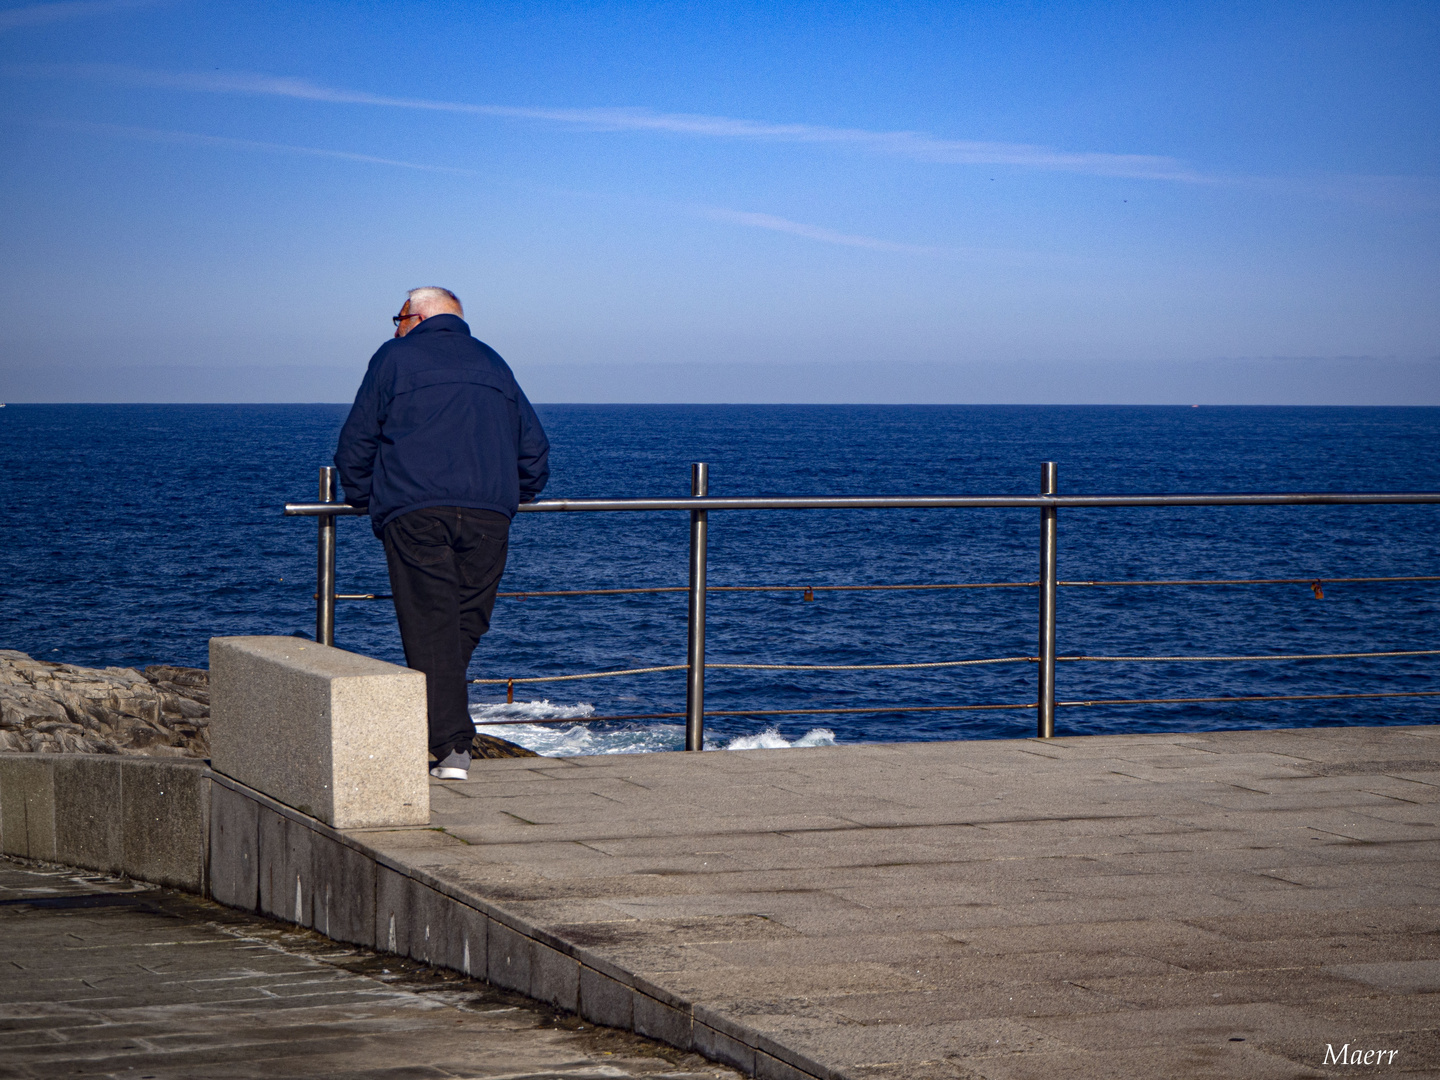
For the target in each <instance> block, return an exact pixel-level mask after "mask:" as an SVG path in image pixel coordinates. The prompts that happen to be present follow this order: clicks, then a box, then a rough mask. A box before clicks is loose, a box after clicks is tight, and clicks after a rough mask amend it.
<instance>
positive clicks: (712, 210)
mask: <svg viewBox="0 0 1440 1080" xmlns="http://www.w3.org/2000/svg"><path fill="white" fill-rule="evenodd" d="M699 212H700V213H701V214H702V215H703V216H705V217H708V218H711V219H713V220H715V221H728V222H730V223H732V224H735V225H745V226H748V227H750V228H752V229H769V230H771V231H772V232H782V233H789V234H791V235H792V236H803V237H804V238H805V239H807V240H818V241H820V243H822V244H838V245H840V246H841V247H854V248H868V249H870V250H871V251H898V252H905V253H906V254H910V255H941V254H945V253H946V250H945V249H944V248H936V247H924V246H922V245H919V244H898V243H895V242H894V241H891V240H879V239H876V238H875V237H873V236H855V235H852V234H850V233H842V232H836V231H835V230H834V229H826V228H823V227H821V226H819V225H806V224H804V223H803V222H799V221H790V220H789V219H788V218H782V217H776V216H775V215H774V214H755V213H749V212H746V211H744V210H726V209H724V208H722V207H716V206H705V207H700V208H699Z"/></svg>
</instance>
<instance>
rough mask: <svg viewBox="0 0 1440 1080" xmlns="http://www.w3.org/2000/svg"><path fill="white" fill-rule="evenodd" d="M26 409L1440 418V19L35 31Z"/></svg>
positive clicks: (1039, 8)
mask: <svg viewBox="0 0 1440 1080" xmlns="http://www.w3.org/2000/svg"><path fill="white" fill-rule="evenodd" d="M0 92H3V107H0V132H3V138H4V140H5V153H4V155H3V160H0V253H3V256H4V257H3V259H0V290H3V299H4V303H5V305H6V307H7V308H8V310H9V311H10V312H11V316H10V318H9V319H8V320H7V330H6V334H5V335H4V338H3V344H0V400H7V399H8V400H10V401H127V400H128V401H287V400H289V401H344V400H348V399H349V398H350V397H351V396H353V393H354V388H355V386H356V385H357V384H358V381H359V378H360V376H361V375H362V374H363V372H364V366H365V363H366V361H367V360H368V359H369V357H370V355H371V354H372V353H373V351H374V350H375V348H376V347H378V345H379V344H380V343H381V342H383V340H384V339H385V338H386V337H387V336H388V334H389V332H390V330H391V324H390V321H389V316H390V315H392V314H393V313H394V312H395V311H396V310H398V309H399V306H400V303H401V302H402V301H403V299H404V293H405V290H406V289H408V288H413V287H415V286H419V285H430V284H438V285H444V286H447V287H449V288H451V289H453V290H454V291H455V292H457V293H458V294H459V295H460V297H461V299H462V300H463V301H464V303H465V306H466V314H467V318H468V320H469V322H470V324H471V326H472V329H473V330H474V332H475V334H476V335H477V336H478V337H480V338H482V339H483V340H485V341H487V342H488V343H489V344H491V345H492V346H494V347H495V348H496V349H498V350H499V351H500V352H501V354H502V355H504V356H505V357H506V358H507V359H508V360H509V361H510V363H511V365H512V366H513V367H514V369H515V371H516V373H517V375H518V376H519V377H520V379H521V382H522V384H523V385H525V387H526V389H527V390H528V392H529V394H530V396H531V397H532V398H533V399H535V400H537V401H542V402H543V401H557V402H558V401H661V400H663V401H797V402H800V401H847V402H864V401H917V402H937V401H955V402H972V401H973V402H985V401H996V402H1000V401H1015V402H1048V401H1055V402H1086V401H1095V402H1110V403H1126V402H1137V403H1156V402H1162V403H1163V402H1171V403H1192V402H1195V401H1204V402H1215V403H1226V402H1230V403H1245V404H1286V403H1303V404H1369V403H1374V404H1427V405H1437V404H1440V243H1437V241H1440V228H1437V224H1440V5H1437V4H1435V3H1434V2H1433V0H1430V2H1421V3H1405V2H1394V3H1392V2H1386V0H1365V2H1358V3H1329V2H1324V0H1309V2H1294V3H1267V2H1264V0H1256V2H1248V3H1239V2H1233V3H1209V2H1204V0H1199V2H1194V3H1187V4H1175V3H1126V2H1112V3H1103V4H1098V3H1065V2H1058V0H1057V2H1047V3H1025V2H1011V3H965V2H959V0H955V2H951V3H947V4H943V5H927V4H808V5H804V4H781V3H770V4H766V5H763V6H762V5H742V4H725V3H706V4H693V5H685V4H547V3H543V2H531V3H525V4H510V5H507V4H503V3H485V4H478V3H453V4H450V3H436V2H410V3H399V2H371V3H365V2H353V0H352V2H347V3H321V2H307V0H297V2H291V3H286V4H283V5H282V4H261V3H253V4H246V3H235V4H207V3H201V2H195V0H58V2H52V3H39V4H20V5H15V4H9V5H5V6H0Z"/></svg>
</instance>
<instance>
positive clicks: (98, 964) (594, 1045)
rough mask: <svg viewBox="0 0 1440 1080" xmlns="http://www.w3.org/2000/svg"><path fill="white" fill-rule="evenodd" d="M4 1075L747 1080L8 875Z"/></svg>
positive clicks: (237, 922)
mask: <svg viewBox="0 0 1440 1080" xmlns="http://www.w3.org/2000/svg"><path fill="white" fill-rule="evenodd" d="M0 971H3V972H4V975H3V977H0V1077H3V1078H6V1080H9V1078H12V1077H13V1078H17V1080H19V1078H27V1080H30V1078H33V1080H39V1078H48V1077H56V1076H85V1077H97V1078H98V1077H128V1078H131V1080H142V1078H144V1080H195V1078H197V1077H205V1078H207V1080H210V1078H245V1080H252V1078H259V1077H263V1078H264V1080H286V1078H289V1077H322V1076H323V1077H329V1078H343V1080H444V1078H446V1077H473V1078H479V1077H496V1078H500V1077H503V1078H506V1080H522V1078H523V1080H561V1078H563V1080H622V1078H629V1077H634V1078H641V1077H646V1078H654V1080H658V1078H660V1077H665V1078H668V1080H727V1078H729V1080H738V1078H736V1076H735V1074H734V1073H732V1072H730V1070H728V1069H723V1068H719V1067H716V1066H712V1065H710V1064H708V1063H707V1062H704V1061H702V1060H700V1059H699V1058H697V1057H695V1056H694V1055H685V1054H682V1053H681V1052H679V1051H676V1050H672V1049H671V1048H670V1047H666V1046H661V1045H658V1044H656V1043H653V1042H650V1041H649V1040H646V1039H641V1038H638V1037H636V1036H634V1035H629V1034H625V1033H622V1032H617V1031H613V1030H608V1029H600V1030H598V1031H597V1030H596V1029H595V1028H594V1026H593V1025H590V1024H585V1023H582V1022H580V1021H579V1020H578V1019H577V1018H575V1017H573V1016H572V1017H564V1016H557V1015H556V1014H555V1013H554V1012H553V1010H549V1009H546V1008H544V1007H543V1006H540V1005H537V1004H536V1003H535V1002H533V1001H528V1000H526V999H525V998H522V997H520V996H519V995H517V994H512V993H508V992H506V991H503V990H497V989H495V988H493V987H490V986H486V985H485V984H483V983H478V982H473V981H471V980H469V979H465V978H463V977H461V976H459V975H457V974H455V973H453V972H443V971H437V970H435V969H433V968H427V967H425V966H423V965H420V964H416V963H414V962H412V961H409V960H404V959H401V958H399V957H396V956H381V955H377V954H375V953H372V952H369V951H367V950H364V949H355V948H346V947H343V946H338V945H336V943H335V942H333V941H328V940H326V939H325V938H322V937H321V936H320V935H319V934H316V933H314V932H313V931H309V930H304V929H300V928H298V927H295V926H290V925H286V924H283V923H277V922H274V921H271V920H268V919H258V918H256V917H254V916H253V915H243V914H240V913H238V912H235V911H231V910H229V909H226V908H223V907H220V906H219V905H218V904H213V903H209V902H207V901H204V900H201V899H199V898H198V897H193V896H186V895H184V894H182V893H177V892H173V891H171V890H169V889H161V888H156V887H154V886H149V885H144V884H140V883H137V882H129V881H122V880H119V879H116V878H113V877H108V876H106V875H97V874H89V873H85V872H83V871H75V870H65V869H60V868H54V867H51V868H46V867H41V866H36V865H33V864H31V865H28V866H22V865H19V864H16V863H14V862H10V861H8V860H4V859H0Z"/></svg>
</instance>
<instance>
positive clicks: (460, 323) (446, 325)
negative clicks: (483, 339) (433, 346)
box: [405, 315, 470, 338]
mask: <svg viewBox="0 0 1440 1080" xmlns="http://www.w3.org/2000/svg"><path fill="white" fill-rule="evenodd" d="M436 330H452V331H456V332H458V333H461V334H469V333H470V324H469V323H467V322H466V321H465V320H464V319H462V318H460V316H459V315H431V316H430V317H429V318H428V319H422V320H421V321H420V322H419V323H418V324H417V325H416V326H415V328H414V329H413V330H411V331H410V333H409V334H406V335H405V337H407V338H408V337H410V336H411V335H413V334H429V333H431V332H433V331H436Z"/></svg>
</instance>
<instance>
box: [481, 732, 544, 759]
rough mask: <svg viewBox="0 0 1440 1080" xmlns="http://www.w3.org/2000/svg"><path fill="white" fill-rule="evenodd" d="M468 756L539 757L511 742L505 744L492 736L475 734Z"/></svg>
mask: <svg viewBox="0 0 1440 1080" xmlns="http://www.w3.org/2000/svg"><path fill="white" fill-rule="evenodd" d="M470 756H471V757H477V758H504V757H539V756H540V755H539V754H537V753H535V751H534V750H527V749H525V747H523V746H516V745H515V744H514V743H513V742H506V741H505V740H504V739H497V738H496V737H495V736H494V735H481V734H480V733H479V732H476V733H475V741H474V742H472V743H471V744H470Z"/></svg>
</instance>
